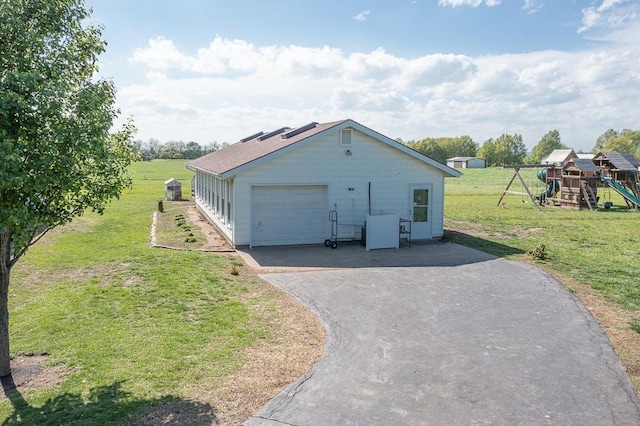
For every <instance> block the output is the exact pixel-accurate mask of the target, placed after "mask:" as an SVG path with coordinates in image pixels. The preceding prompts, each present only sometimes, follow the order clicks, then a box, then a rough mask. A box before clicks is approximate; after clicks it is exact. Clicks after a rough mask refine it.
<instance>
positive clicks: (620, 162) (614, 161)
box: [596, 151, 638, 172]
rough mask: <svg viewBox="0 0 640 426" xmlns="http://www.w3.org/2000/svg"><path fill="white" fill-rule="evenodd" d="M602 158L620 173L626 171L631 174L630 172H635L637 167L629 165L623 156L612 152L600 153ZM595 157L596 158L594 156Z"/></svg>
mask: <svg viewBox="0 0 640 426" xmlns="http://www.w3.org/2000/svg"><path fill="white" fill-rule="evenodd" d="M600 154H601V155H602V156H604V158H606V159H607V160H609V162H610V163H611V165H613V167H614V168H616V169H618V170H620V171H626V172H631V171H637V170H638V167H637V166H635V167H634V165H633V164H631V163H630V162H629V161H628V160H627V159H626V158H625V157H624V155H622V154H620V153H618V152H615V151H612V152H602V153H600ZM596 157H597V156H596Z"/></svg>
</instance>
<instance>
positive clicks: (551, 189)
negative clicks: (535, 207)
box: [537, 169, 560, 199]
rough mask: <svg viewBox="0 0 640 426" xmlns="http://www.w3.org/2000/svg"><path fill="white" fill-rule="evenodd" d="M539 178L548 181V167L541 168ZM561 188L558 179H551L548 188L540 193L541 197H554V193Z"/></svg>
mask: <svg viewBox="0 0 640 426" xmlns="http://www.w3.org/2000/svg"><path fill="white" fill-rule="evenodd" d="M537 176H538V179H540V180H541V181H543V182H545V183H546V182H547V169H541V170H540V171H539V172H538V174H537ZM559 190H560V185H559V184H558V182H557V181H551V182H549V184H548V185H547V189H545V190H544V191H542V192H541V193H540V198H541V199H544V198H545V197H552V196H553V194H554V193H556V192H558V191H559Z"/></svg>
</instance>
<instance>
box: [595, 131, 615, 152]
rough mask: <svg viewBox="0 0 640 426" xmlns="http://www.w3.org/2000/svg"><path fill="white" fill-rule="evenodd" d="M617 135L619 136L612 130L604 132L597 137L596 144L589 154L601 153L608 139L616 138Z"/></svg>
mask: <svg viewBox="0 0 640 426" xmlns="http://www.w3.org/2000/svg"><path fill="white" fill-rule="evenodd" d="M619 135H620V134H619V133H618V132H617V131H615V130H613V129H609V130H607V131H606V132H604V133H603V134H601V135H600V136H598V139H596V144H595V146H594V147H593V150H592V151H591V152H592V153H594V154H597V153H598V152H600V151H602V150H603V148H604V146H605V145H606V144H607V142H608V141H609V140H610V139H613V138H617V137H618V136H619Z"/></svg>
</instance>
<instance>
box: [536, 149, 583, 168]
mask: <svg viewBox="0 0 640 426" xmlns="http://www.w3.org/2000/svg"><path fill="white" fill-rule="evenodd" d="M576 157H577V155H576V153H575V152H574V151H573V150H572V149H555V150H553V151H552V152H551V154H549V155H547V156H546V157H545V158H543V159H542V161H540V164H545V165H550V164H555V165H556V166H562V165H564V164H565V163H566V162H567V161H569V160H570V159H572V158H576Z"/></svg>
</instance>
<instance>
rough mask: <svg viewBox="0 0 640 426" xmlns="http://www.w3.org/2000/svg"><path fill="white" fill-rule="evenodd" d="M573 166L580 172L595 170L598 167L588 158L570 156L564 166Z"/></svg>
mask: <svg viewBox="0 0 640 426" xmlns="http://www.w3.org/2000/svg"><path fill="white" fill-rule="evenodd" d="M572 166H573V167H574V168H576V169H578V170H579V171H581V172H597V171H598V168H597V167H596V165H595V164H593V161H591V160H590V159H588V158H572V159H571V160H569V162H568V163H567V164H566V165H565V166H564V167H565V168H569V167H572Z"/></svg>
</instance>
